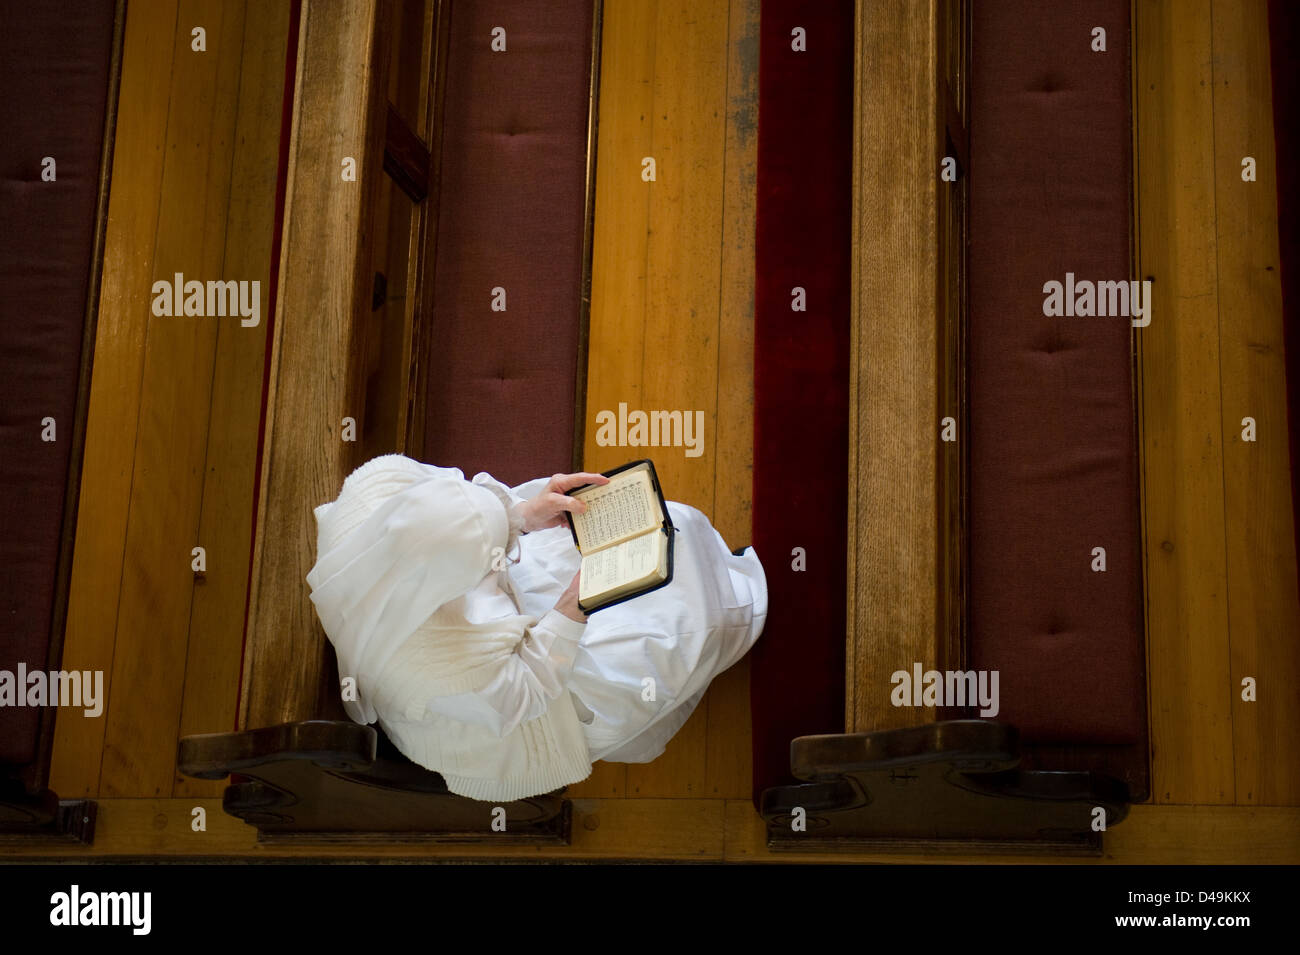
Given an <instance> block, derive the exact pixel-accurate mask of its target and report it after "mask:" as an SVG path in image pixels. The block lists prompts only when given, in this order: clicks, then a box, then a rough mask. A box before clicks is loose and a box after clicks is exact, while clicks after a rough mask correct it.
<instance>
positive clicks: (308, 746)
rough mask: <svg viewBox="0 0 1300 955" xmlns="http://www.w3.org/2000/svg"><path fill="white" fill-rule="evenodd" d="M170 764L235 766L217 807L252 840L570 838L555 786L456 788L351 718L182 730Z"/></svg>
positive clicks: (204, 771)
mask: <svg viewBox="0 0 1300 955" xmlns="http://www.w3.org/2000/svg"><path fill="white" fill-rule="evenodd" d="M177 765H178V767H179V769H180V771H181V772H182V773H184V774H185V775H187V776H194V777H197V778H199V779H221V778H223V777H225V776H227V775H230V774H232V773H234V774H237V777H238V778H235V779H232V783H231V785H230V786H228V787H226V792H225V795H224V798H223V800H222V806H223V808H224V809H225V811H226V812H228V813H229V814H230V815H232V816H236V817H238V818H240V819H242V820H244V822H246V823H248V824H249V825H251V826H256V827H257V831H258V840H259V841H261V842H266V843H285V842H314V843H320V842H368V843H373V842H394V843H431V842H432V843H436V842H472V843H484V844H492V843H506V844H509V845H521V844H544V845H568V844H569V831H570V821H571V812H572V810H571V806H570V804H569V801H568V800H566V799H562V798H561V797H560V794H559V792H556V793H547V794H545V795H541V796H534V797H532V798H529V799H519V800H515V801H513V802H502V803H492V802H482V801H479V800H475V799H469V798H466V797H464V796H458V795H456V794H455V793H452V792H450V791H448V789H447V785H446V783H445V781H444V780H443V778H442V776H441V775H439V774H438V773H435V772H431V771H430V770H427V769H424V768H422V767H420V766H417V765H416V764H414V763H412V762H411V761H410V760H408V759H406V757H404V756H402V755H401V754H400V753H399V752H397V750H396V749H395V748H394V747H393V746H392V744H391V743H389V742H388V740H387V739H385V738H384V737H383V736H382V735H381V734H380V733H378V732H377V731H376V730H375V729H373V728H371V727H369V726H361V725H359V724H357V723H351V722H343V721H331V720H306V721H303V722H298V723H284V724H281V725H279V726H269V727H265V728H263V729H255V730H247V731H245V732H241V733H211V734H206V735H202V736H186V737H184V738H183V739H181V741H180V748H179V751H178V754H177ZM562 791H563V790H561V791H560V792H562ZM498 809H500V810H504V816H503V815H502V813H501V812H499V811H497V810H498ZM494 817H495V821H496V829H494V828H493V822H494ZM502 819H504V830H503V831H497V830H501V829H502Z"/></svg>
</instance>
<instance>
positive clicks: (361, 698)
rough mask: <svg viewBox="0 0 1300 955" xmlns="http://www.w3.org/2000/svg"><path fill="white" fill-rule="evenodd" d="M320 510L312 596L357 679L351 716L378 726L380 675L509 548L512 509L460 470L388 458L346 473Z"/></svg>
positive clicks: (345, 669) (342, 663)
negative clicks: (495, 551)
mask: <svg viewBox="0 0 1300 955" xmlns="http://www.w3.org/2000/svg"><path fill="white" fill-rule="evenodd" d="M412 465H414V467H412ZM315 514H316V520H317V526H318V532H319V534H318V549H317V554H318V556H317V560H316V566H315V567H313V568H312V570H311V572H310V573H309V574H308V575H307V583H308V584H309V585H310V586H311V588H312V593H311V599H312V603H314V604H315V605H316V612H317V614H318V615H319V616H320V620H321V624H322V625H323V626H324V628H325V632H326V634H328V635H329V638H330V642H331V643H333V644H334V649H335V651H336V653H337V654H338V660H339V673H340V675H342V676H349V675H351V676H354V677H355V678H356V682H357V691H358V693H357V695H358V699H357V701H356V702H353V701H350V700H345V701H344V706H345V708H346V710H347V713H348V715H349V716H350V717H352V719H354V720H356V721H357V722H359V723H373V722H374V721H375V720H376V719H377V718H378V714H377V713H376V711H375V709H374V707H373V706H372V705H371V703H370V702H369V701H370V698H371V696H372V695H373V693H374V690H375V687H374V677H375V676H376V675H377V674H378V673H379V672H380V671H381V670H382V669H383V667H384V664H386V663H387V662H388V660H389V659H390V658H391V657H392V655H393V653H394V652H395V651H396V650H397V649H398V648H399V647H400V646H401V645H402V644H403V643H404V642H405V641H406V640H407V639H408V638H409V637H410V636H411V634H412V633H414V632H415V630H416V628H417V627H419V626H420V624H421V623H423V622H424V621H425V620H426V619H428V617H429V616H430V615H431V614H432V613H433V612H434V611H435V610H437V609H438V608H439V607H441V606H442V605H443V604H445V603H447V602H449V601H451V600H452V599H454V598H456V597H459V596H460V595H462V594H464V593H466V592H467V591H469V590H470V589H472V588H473V587H474V586H475V585H476V584H478V582H479V581H480V580H481V579H482V578H483V576H484V574H485V573H486V572H487V570H488V569H489V568H490V567H491V564H492V548H493V547H494V546H501V547H504V546H506V543H507V540H506V538H507V534H508V524H507V516H506V512H505V510H504V509H503V508H502V506H501V503H500V502H499V501H498V499H497V498H496V496H495V495H493V494H492V493H491V492H489V491H487V490H486V489H484V488H481V487H479V486H477V485H474V484H470V483H468V482H466V481H465V478H464V475H463V474H462V473H461V472H460V471H459V470H458V469H456V468H440V467H436V466H434V465H429V464H421V463H419V462H417V461H413V460H411V459H410V458H405V457H402V456H399V455H386V456H384V457H380V458H375V459H374V460H372V461H369V462H367V463H366V464H364V465H362V466H361V467H360V468H358V469H357V470H356V471H354V472H353V473H352V474H351V475H349V477H348V479H347V480H346V481H345V482H344V483H343V490H342V492H341V493H340V494H339V498H338V500H337V501H335V502H334V503H333V504H323V505H321V506H320V507H318V508H316V511H315ZM441 542H445V543H446V544H447V546H439V545H440V543H441Z"/></svg>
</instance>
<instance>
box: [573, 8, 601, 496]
mask: <svg viewBox="0 0 1300 955" xmlns="http://www.w3.org/2000/svg"><path fill="white" fill-rule="evenodd" d="M604 12H605V11H604V2H603V0H593V4H592V17H591V79H590V83H589V86H588V93H587V175H586V186H585V190H586V191H585V196H584V200H583V203H584V209H583V227H582V228H583V232H582V278H581V286H580V293H579V294H580V296H581V298H580V299H579V304H578V359H577V371H576V375H575V388H574V399H573V400H574V413H573V470H574V471H581V470H582V469H583V465H582V459H583V452H584V449H585V447H586V437H587V427H586V425H587V353H588V346H589V343H590V338H591V263H592V249H593V243H594V239H595V229H596V145H597V143H598V141H599V138H598V135H597V134H598V132H599V130H598V124H599V120H600V44H601V31H602V25H603V23H604Z"/></svg>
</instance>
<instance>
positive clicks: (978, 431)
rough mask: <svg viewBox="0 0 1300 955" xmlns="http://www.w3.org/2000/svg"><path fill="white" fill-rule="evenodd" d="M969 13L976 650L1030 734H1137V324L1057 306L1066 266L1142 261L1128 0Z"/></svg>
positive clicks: (1102, 273)
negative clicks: (1134, 245)
mask: <svg viewBox="0 0 1300 955" xmlns="http://www.w3.org/2000/svg"><path fill="white" fill-rule="evenodd" d="M1097 26H1100V27H1104V28H1105V30H1106V37H1107V52H1105V53H1095V52H1093V51H1092V50H1091V49H1090V43H1091V39H1092V29H1093V28H1094V27H1097ZM972 28H973V65H972V70H971V84H972V85H971V117H972V119H971V129H970V134H971V171H970V188H971V219H970V230H971V231H970V277H971V282H970V388H971V393H970V507H971V513H970V518H971V526H970V532H971V539H970V544H971V546H970V641H971V661H972V665H973V666H974V667H976V668H978V669H990V670H992V669H996V670H998V671H1000V696H1001V712H1000V713H999V714H998V718H999V719H1002V720H1006V721H1007V722H1010V723H1013V724H1015V725H1016V726H1017V727H1018V728H1019V729H1020V731H1021V734H1022V736H1023V737H1024V738H1026V739H1027V740H1029V741H1044V742H1046V741H1054V742H1072V743H1130V742H1133V741H1135V740H1136V739H1138V738H1139V737H1140V735H1141V733H1142V729H1143V724H1144V721H1145V718H1146V715H1145V709H1144V704H1143V699H1144V679H1145V678H1144V675H1143V661H1144V650H1143V637H1142V629H1141V606H1140V597H1139V595H1140V580H1141V565H1140V553H1139V536H1138V535H1139V526H1138V487H1137V471H1136V438H1135V425H1134V410H1133V403H1132V377H1131V355H1130V328H1129V322H1128V320H1127V319H1125V318H1079V317H1063V318H1049V317H1046V316H1044V315H1043V298H1044V294H1043V284H1044V283H1045V282H1048V281H1051V280H1055V281H1059V282H1063V281H1064V280H1065V274H1066V272H1067V271H1068V272H1073V273H1075V276H1076V277H1077V278H1078V279H1088V280H1093V281H1096V280H1115V281H1120V280H1128V279H1131V278H1134V277H1135V276H1133V275H1131V274H1130V264H1129V228H1130V221H1131V220H1130V204H1129V183H1130V150H1131V127H1130V120H1129V76H1128V48H1129V8H1128V3H1127V2H1126V0H1090V2H1078V3H1070V4H1060V3H1042V2H1040V0H998V2H996V3H977V4H975V5H974V21H973V25H972ZM1167 304H1168V303H1166V309H1165V311H1164V312H1163V318H1162V313H1161V305H1160V300H1159V293H1158V292H1157V293H1156V300H1155V312H1154V316H1155V317H1154V321H1157V322H1158V321H1169V320H1171V319H1170V314H1171V313H1170V312H1169V310H1168V308H1167ZM1094 547H1104V548H1105V551H1106V567H1107V569H1106V572H1105V573H1095V572H1093V571H1092V569H1091V566H1090V565H1091V563H1092V560H1093V558H1092V550H1093V548H1094Z"/></svg>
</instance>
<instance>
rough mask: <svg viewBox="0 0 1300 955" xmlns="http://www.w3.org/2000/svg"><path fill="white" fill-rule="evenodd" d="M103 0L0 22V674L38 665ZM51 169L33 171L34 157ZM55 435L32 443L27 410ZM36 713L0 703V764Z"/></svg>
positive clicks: (103, 64)
mask: <svg viewBox="0 0 1300 955" xmlns="http://www.w3.org/2000/svg"><path fill="white" fill-rule="evenodd" d="M112 35H113V5H112V4H111V3H83V2H78V0H49V2H41V3H22V4H12V5H10V6H9V7H8V8H7V9H6V11H5V17H4V29H2V30H0V88H3V89H4V96H3V97H0V129H2V130H3V131H4V135H3V138H2V139H0V224H3V227H0V528H3V531H2V532H0V670H8V671H10V672H14V671H15V670H16V669H17V666H18V664H19V663H20V662H21V663H24V664H26V666H27V668H28V669H29V670H32V669H41V670H44V669H46V668H47V666H48V665H49V661H47V654H48V649H49V643H50V636H51V634H50V627H51V622H52V611H53V603H54V587H55V571H56V565H57V563H58V552H59V538H60V529H61V527H62V524H63V519H64V514H63V499H64V490H65V488H66V486H67V479H68V458H69V455H70V453H71V449H72V437H73V416H74V412H75V408H76V402H77V377H78V369H79V367H80V362H81V337H82V329H83V325H84V318H85V309H86V295H87V285H88V279H89V275H90V253H91V245H92V240H93V237H94V225H95V222H94V219H95V201H96V197H97V195H98V189H99V159H100V148H101V145H102V137H103V131H104V107H105V98H106V95H107V90H108V62H109V51H110V47H111V44H112ZM45 156H50V157H53V158H54V160H55V172H56V175H57V179H56V180H55V181H53V182H45V181H43V180H42V179H41V169H42V165H41V160H42V158H43V157H45ZM47 416H48V417H51V418H53V419H54V420H55V422H56V427H57V440H56V441H53V442H46V441H42V440H41V430H42V426H41V420H42V419H43V418H45V417H47ZM39 719H40V711H39V710H37V709H30V708H27V707H22V708H16V707H8V706H5V707H0V763H18V764H21V763H26V762H30V761H31V760H32V759H33V758H34V757H35V747H36V733H37V724H38V722H39Z"/></svg>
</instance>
